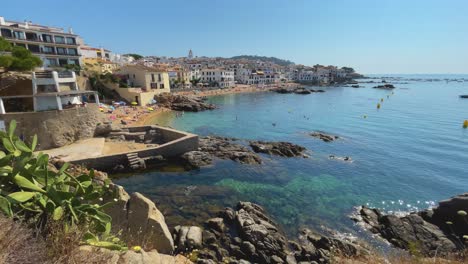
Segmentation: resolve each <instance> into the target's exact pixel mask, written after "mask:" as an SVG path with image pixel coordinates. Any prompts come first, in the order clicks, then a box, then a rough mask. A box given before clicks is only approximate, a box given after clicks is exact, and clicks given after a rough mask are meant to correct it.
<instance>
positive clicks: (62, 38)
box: [55, 36, 65, 44]
mask: <svg viewBox="0 0 468 264" xmlns="http://www.w3.org/2000/svg"><path fill="white" fill-rule="evenodd" d="M55 43H60V44H65V38H64V37H62V36H55Z"/></svg>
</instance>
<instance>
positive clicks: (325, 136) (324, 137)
mask: <svg viewBox="0 0 468 264" xmlns="http://www.w3.org/2000/svg"><path fill="white" fill-rule="evenodd" d="M310 135H311V136H312V137H315V138H318V139H321V140H323V141H325V142H331V141H334V140H335V139H338V138H339V137H338V136H334V135H329V134H325V133H322V132H313V133H310Z"/></svg>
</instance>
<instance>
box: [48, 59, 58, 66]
mask: <svg viewBox="0 0 468 264" xmlns="http://www.w3.org/2000/svg"><path fill="white" fill-rule="evenodd" d="M45 65H46V66H51V67H54V66H57V65H58V64H57V59H45Z"/></svg>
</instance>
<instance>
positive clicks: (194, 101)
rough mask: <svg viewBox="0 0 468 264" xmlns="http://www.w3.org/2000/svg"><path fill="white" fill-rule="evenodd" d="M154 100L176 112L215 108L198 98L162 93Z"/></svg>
mask: <svg viewBox="0 0 468 264" xmlns="http://www.w3.org/2000/svg"><path fill="white" fill-rule="evenodd" d="M154 99H155V100H156V101H157V102H158V104H159V105H161V106H163V107H166V108H169V109H172V110H176V111H187V112H199V111H204V110H212V109H215V108H216V106H215V105H213V104H207V103H205V102H204V99H203V98H200V97H188V96H184V95H174V94H168V93H164V94H159V95H156V96H155V98H154Z"/></svg>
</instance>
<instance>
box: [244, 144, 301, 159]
mask: <svg viewBox="0 0 468 264" xmlns="http://www.w3.org/2000/svg"><path fill="white" fill-rule="evenodd" d="M249 145H250V147H251V148H252V149H253V151H255V152H256V153H265V154H268V155H275V156H281V157H307V156H306V155H305V154H304V151H305V150H306V148H304V147H302V146H299V145H296V144H293V143H289V142H266V141H250V142H249Z"/></svg>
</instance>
